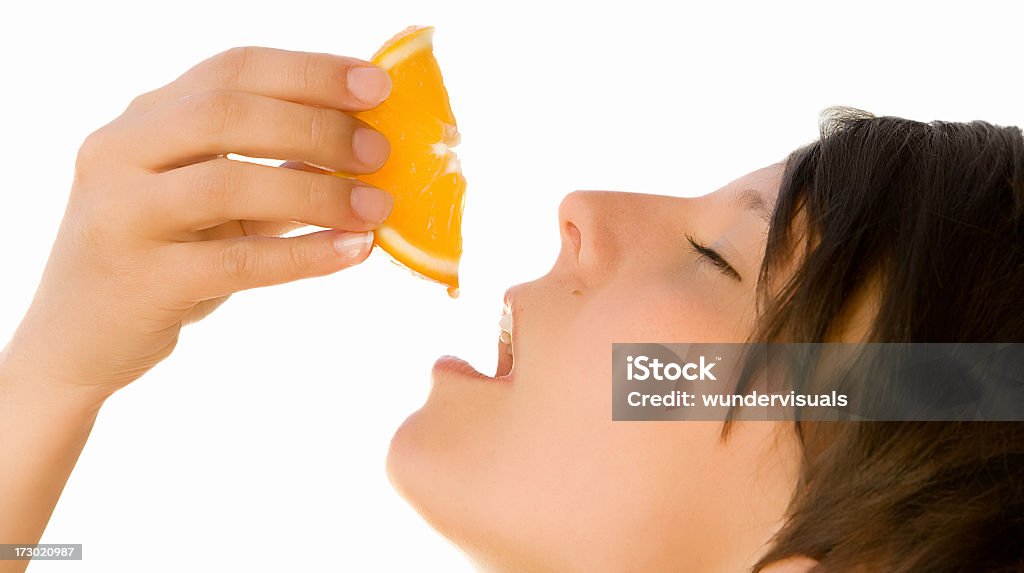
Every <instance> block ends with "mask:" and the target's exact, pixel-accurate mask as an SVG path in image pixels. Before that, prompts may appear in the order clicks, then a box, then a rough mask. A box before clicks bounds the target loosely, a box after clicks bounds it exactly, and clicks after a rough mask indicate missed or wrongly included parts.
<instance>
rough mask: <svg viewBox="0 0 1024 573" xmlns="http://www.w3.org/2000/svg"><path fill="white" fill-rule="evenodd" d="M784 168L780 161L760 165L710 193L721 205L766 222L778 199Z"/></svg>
mask: <svg viewBox="0 0 1024 573" xmlns="http://www.w3.org/2000/svg"><path fill="white" fill-rule="evenodd" d="M784 170H785V164H784V163H782V162H780V163H775V164H772V165H769V166H767V167H762V168H760V169H757V170H754V171H751V172H750V173H747V174H746V175H743V176H741V177H739V178H737V179H735V180H733V181H731V182H730V183H728V184H727V185H725V186H724V187H722V188H721V189H719V190H717V191H715V192H714V193H712V195H714V196H715V199H716V201H721V202H722V204H723V205H727V206H729V207H732V208H734V209H737V210H742V211H748V212H750V213H752V214H755V215H757V216H758V217H759V218H761V219H762V220H764V221H765V223H767V222H768V221H769V219H770V217H771V213H772V211H773V210H774V208H775V202H776V200H777V199H778V195H779V184H780V183H781V181H782V174H783V171H784Z"/></svg>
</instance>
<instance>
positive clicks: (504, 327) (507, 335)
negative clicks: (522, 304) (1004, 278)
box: [498, 307, 512, 354]
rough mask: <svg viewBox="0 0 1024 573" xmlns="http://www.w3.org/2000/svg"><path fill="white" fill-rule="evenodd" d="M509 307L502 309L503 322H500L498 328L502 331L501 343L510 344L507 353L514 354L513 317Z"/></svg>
mask: <svg viewBox="0 0 1024 573" xmlns="http://www.w3.org/2000/svg"><path fill="white" fill-rule="evenodd" d="M510 312H511V311H510V310H509V308H508V307H506V308H504V309H502V313H501V320H499V321H498V328H499V329H501V335H500V337H499V338H501V341H502V342H504V343H505V344H508V349H507V350H506V352H508V353H509V354H512V315H511V314H510Z"/></svg>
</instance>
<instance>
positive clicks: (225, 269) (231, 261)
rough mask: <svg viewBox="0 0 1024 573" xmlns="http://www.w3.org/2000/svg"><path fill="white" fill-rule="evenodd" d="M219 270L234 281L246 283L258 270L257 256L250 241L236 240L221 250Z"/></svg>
mask: <svg viewBox="0 0 1024 573" xmlns="http://www.w3.org/2000/svg"><path fill="white" fill-rule="evenodd" d="M219 266H220V268H219V270H220V272H221V273H223V274H224V276H226V277H227V278H228V280H230V281H232V282H236V283H248V282H250V281H252V280H253V279H254V278H255V277H256V276H257V273H258V272H259V258H258V257H257V253H256V250H255V244H254V243H253V242H252V241H246V240H243V241H238V242H234V243H232V244H231V245H228V246H227V247H226V248H225V249H224V250H223V251H221V255H220V261H219Z"/></svg>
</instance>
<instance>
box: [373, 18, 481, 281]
mask: <svg viewBox="0 0 1024 573" xmlns="http://www.w3.org/2000/svg"><path fill="white" fill-rule="evenodd" d="M433 36H434V28H433V27H432V26H410V27H408V28H406V29H405V30H403V31H402V32H400V33H399V34H397V35H396V36H395V37H393V38H391V39H390V40H388V42H387V43H385V44H384V46H382V47H381V49H379V50H377V53H376V54H374V56H373V58H372V61H373V63H375V64H377V65H378V66H380V67H381V68H383V69H384V70H387V72H388V75H390V76H391V86H392V87H391V95H390V96H388V98H387V99H386V100H385V101H384V102H383V103H382V104H380V105H379V106H378V107H376V108H374V109H372V110H368V111H364V112H361V113H358V114H356V117H358V118H359V119H361V120H363V121H365V122H366V123H368V124H370V125H372V126H373V127H375V128H376V129H377V130H379V131H380V132H381V133H383V134H384V135H386V136H387V138H388V140H389V142H390V143H391V156H390V157H389V158H388V160H387V162H386V163H385V164H384V166H383V167H381V169H380V170H379V171H377V172H375V173H371V174H369V175H361V176H359V179H360V180H362V181H365V182H366V183H369V184H371V185H375V186H377V187H379V188H381V189H384V190H385V191H388V192H389V193H391V195H392V196H393V197H394V199H395V205H394V209H393V210H392V212H391V215H390V216H388V219H387V220H386V221H385V222H384V224H383V225H381V226H380V227H378V228H377V230H376V232H375V236H376V239H375V243H376V244H377V245H379V246H380V247H381V248H382V249H384V250H385V251H386V252H387V253H388V254H390V255H391V256H392V257H394V259H395V260H396V261H398V262H399V263H401V264H403V265H405V266H406V267H408V268H410V269H412V270H413V271H415V272H417V273H419V274H421V275H423V276H425V277H427V278H429V279H433V280H435V281H438V282H440V283H443V284H445V285H447V286H448V292H449V294H450V295H452V296H457V295H458V288H459V258H460V257H461V256H462V208H463V204H464V199H465V192H466V179H465V178H464V177H463V176H462V169H461V168H460V166H459V159H458V157H457V156H456V155H455V153H454V152H453V151H452V150H451V148H452V147H453V146H455V145H456V144H458V142H459V131H458V128H457V127H456V125H455V116H453V115H452V109H451V105H450V104H449V102H448V91H447V90H445V88H444V83H443V82H442V79H441V69H440V67H438V64H437V60H436V59H434V50H433Z"/></svg>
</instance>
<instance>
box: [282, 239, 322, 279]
mask: <svg viewBox="0 0 1024 573" xmlns="http://www.w3.org/2000/svg"><path fill="white" fill-rule="evenodd" d="M314 260H315V257H314V253H313V250H312V249H311V248H309V246H308V245H306V242H305V241H293V242H292V245H291V247H289V248H288V266H289V268H290V269H291V274H292V275H293V276H299V275H301V274H303V271H304V270H305V269H307V268H309V267H310V266H311V264H312V263H313V261H314Z"/></svg>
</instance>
